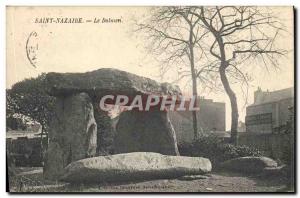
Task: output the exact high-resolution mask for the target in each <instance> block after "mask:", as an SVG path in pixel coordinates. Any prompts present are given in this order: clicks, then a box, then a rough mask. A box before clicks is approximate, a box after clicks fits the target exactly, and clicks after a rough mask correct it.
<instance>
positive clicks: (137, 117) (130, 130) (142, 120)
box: [114, 110, 179, 155]
mask: <svg viewBox="0 0 300 198" xmlns="http://www.w3.org/2000/svg"><path fill="white" fill-rule="evenodd" d="M114 150H115V153H129V152H156V153H161V154H164V155H179V152H178V148H177V141H176V134H175V131H174V128H173V126H172V124H171V122H170V119H169V116H168V114H167V112H162V111H158V110H152V111H148V112H141V111H138V110H132V111H125V112H122V113H121V114H120V115H119V121H118V123H117V126H116V137H115V140H114Z"/></svg>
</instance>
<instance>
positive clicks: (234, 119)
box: [219, 64, 239, 145]
mask: <svg viewBox="0 0 300 198" xmlns="http://www.w3.org/2000/svg"><path fill="white" fill-rule="evenodd" d="M225 70H226V67H225V66H224V64H221V67H220V69H219V72H220V77H221V81H222V84H223V86H224V89H225V91H226V93H227V95H228V97H229V99H230V105H231V137H230V142H231V143H232V144H234V145H237V127H238V120H239V113H238V106H237V100H236V95H235V93H234V92H233V90H232V89H231V87H230V85H229V82H228V79H227V76H226V71H225Z"/></svg>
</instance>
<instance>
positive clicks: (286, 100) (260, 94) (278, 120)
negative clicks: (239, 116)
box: [245, 87, 294, 133]
mask: <svg viewBox="0 0 300 198" xmlns="http://www.w3.org/2000/svg"><path fill="white" fill-rule="evenodd" d="M293 106H294V88H293V87H291V88H286V89H281V90H277V91H272V92H269V91H268V90H267V91H262V90H261V88H258V90H257V91H255V92H254V103H253V104H252V105H250V106H248V107H247V109H246V119H245V121H246V132H251V133H274V132H280V131H282V129H283V128H284V126H286V123H287V121H288V119H289V116H290V110H289V108H290V107H293Z"/></svg>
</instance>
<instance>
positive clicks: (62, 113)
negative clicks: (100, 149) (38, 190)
mask: <svg viewBox="0 0 300 198" xmlns="http://www.w3.org/2000/svg"><path fill="white" fill-rule="evenodd" d="M49 128H50V131H49V149H48V151H47V153H46V160H45V167H44V176H45V177H46V178H47V179H56V178H57V177H58V176H59V175H60V174H61V173H62V168H63V167H65V166H67V165H68V164H69V163H71V162H73V161H77V160H80V159H83V158H87V157H91V156H95V154H96V147H97V124H96V122H95V119H94V110H93V106H92V103H91V100H90V97H89V96H88V95H87V94H86V93H80V94H76V95H71V96H68V97H61V98H59V99H58V100H57V104H56V107H55V116H54V117H53V120H52V122H51V124H50V127H49Z"/></svg>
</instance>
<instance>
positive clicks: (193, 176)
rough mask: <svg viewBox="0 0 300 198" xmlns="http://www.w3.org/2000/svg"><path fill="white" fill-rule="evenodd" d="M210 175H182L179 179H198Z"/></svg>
mask: <svg viewBox="0 0 300 198" xmlns="http://www.w3.org/2000/svg"><path fill="white" fill-rule="evenodd" d="M207 178H208V176H205V175H185V176H182V177H179V178H178V179H179V180H183V181H192V180H198V179H207Z"/></svg>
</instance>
